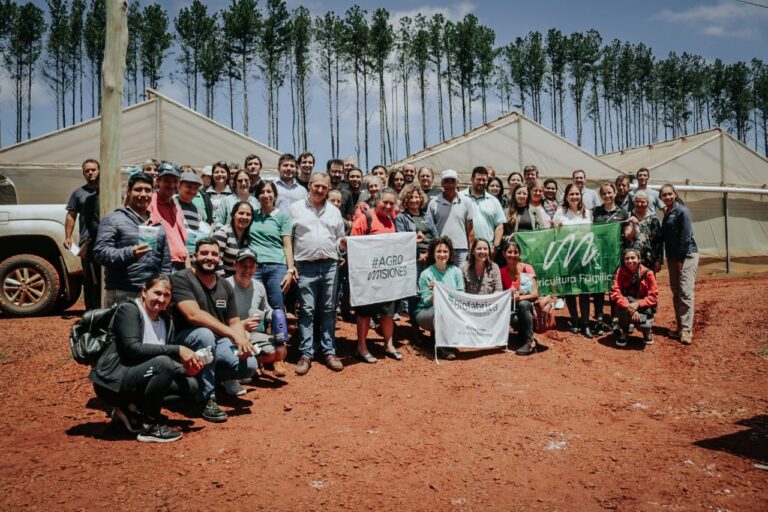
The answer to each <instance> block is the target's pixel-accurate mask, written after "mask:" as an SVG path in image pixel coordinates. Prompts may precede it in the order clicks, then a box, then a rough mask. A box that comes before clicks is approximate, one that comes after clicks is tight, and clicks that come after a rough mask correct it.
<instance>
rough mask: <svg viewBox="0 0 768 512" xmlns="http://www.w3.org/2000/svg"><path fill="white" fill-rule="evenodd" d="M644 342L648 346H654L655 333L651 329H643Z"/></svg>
mask: <svg viewBox="0 0 768 512" xmlns="http://www.w3.org/2000/svg"><path fill="white" fill-rule="evenodd" d="M643 341H644V342H645V344H646V345H653V333H652V332H651V330H650V329H643Z"/></svg>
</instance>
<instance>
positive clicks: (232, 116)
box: [211, 64, 235, 130]
mask: <svg viewBox="0 0 768 512" xmlns="http://www.w3.org/2000/svg"><path fill="white" fill-rule="evenodd" d="M230 66H231V64H230ZM228 75H229V128H230V129H231V130H234V129H235V81H234V80H233V78H232V70H231V69H230V70H229V73H228ZM211 89H213V88H211ZM211 94H213V92H211Z"/></svg>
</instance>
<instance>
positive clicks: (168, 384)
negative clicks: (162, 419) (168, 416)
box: [120, 356, 196, 418]
mask: <svg viewBox="0 0 768 512" xmlns="http://www.w3.org/2000/svg"><path fill="white" fill-rule="evenodd" d="M193 382H196V380H195V379H194V378H187V371H186V369H185V368H184V365H182V364H181V363H179V362H177V361H174V360H173V359H171V358H170V357H168V356H157V357H153V358H152V359H150V360H148V361H144V362H143V363H141V364H138V365H136V366H131V367H130V368H129V369H128V372H127V373H126V374H125V376H124V377H123V382H122V384H121V386H120V396H121V399H124V400H127V403H131V402H133V403H135V404H136V405H138V406H139V407H140V408H141V410H142V411H143V412H144V414H146V415H147V416H150V417H152V418H157V417H158V416H159V414H160V407H161V406H162V404H163V399H164V398H165V397H166V396H168V395H171V394H181V395H184V396H191V395H192V394H193V392H194V391H195V390H194V389H191V388H192V387H194V386H195V384H193Z"/></svg>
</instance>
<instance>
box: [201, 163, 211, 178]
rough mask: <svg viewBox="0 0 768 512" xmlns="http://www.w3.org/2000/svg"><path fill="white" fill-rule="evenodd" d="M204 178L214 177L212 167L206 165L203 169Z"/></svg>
mask: <svg viewBox="0 0 768 512" xmlns="http://www.w3.org/2000/svg"><path fill="white" fill-rule="evenodd" d="M202 172H203V176H213V167H212V166H210V165H206V166H205V167H203V171H202Z"/></svg>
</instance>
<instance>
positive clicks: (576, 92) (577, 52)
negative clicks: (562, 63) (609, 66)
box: [568, 29, 602, 146]
mask: <svg viewBox="0 0 768 512" xmlns="http://www.w3.org/2000/svg"><path fill="white" fill-rule="evenodd" d="M601 42H602V38H601V37H600V34H599V33H598V32H597V31H596V30H594V29H590V30H588V31H587V32H586V33H581V32H574V33H573V34H571V35H570V37H568V71H569V72H570V75H571V84H570V85H569V88H570V90H571V96H572V98H573V104H574V107H575V108H576V143H577V144H578V145H579V146H581V144H582V132H583V123H584V120H583V113H582V111H583V104H584V91H585V89H586V86H587V82H588V80H589V76H590V73H591V69H592V67H593V66H594V65H595V63H596V62H597V59H598V56H599V54H598V51H599V49H600V44H601Z"/></svg>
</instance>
